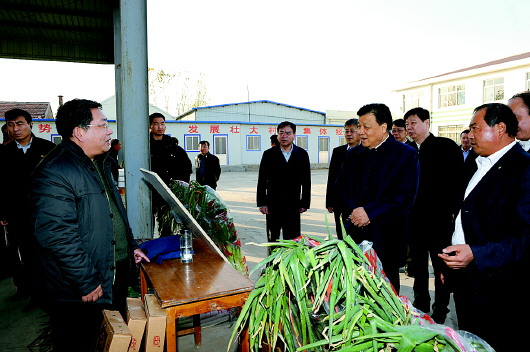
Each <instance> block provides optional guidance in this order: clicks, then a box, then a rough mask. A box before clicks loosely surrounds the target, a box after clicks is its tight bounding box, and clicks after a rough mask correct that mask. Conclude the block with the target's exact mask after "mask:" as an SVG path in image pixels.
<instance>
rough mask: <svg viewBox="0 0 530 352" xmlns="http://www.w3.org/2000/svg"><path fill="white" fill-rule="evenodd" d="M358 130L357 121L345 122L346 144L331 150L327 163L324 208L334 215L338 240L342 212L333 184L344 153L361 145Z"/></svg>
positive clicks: (344, 155)
mask: <svg viewBox="0 0 530 352" xmlns="http://www.w3.org/2000/svg"><path fill="white" fill-rule="evenodd" d="M358 129H359V120H358V119H349V120H348V121H346V123H345V124H344V137H345V138H346V144H344V145H340V146H338V147H336V148H334V149H333V153H332V154H331V161H330V163H329V171H328V184H327V187H326V208H327V209H328V211H329V212H330V213H334V216H335V227H336V229H337V237H338V238H339V239H340V240H342V238H343V233H342V226H341V224H340V218H341V215H342V211H341V210H340V209H339V208H338V204H337V202H336V200H335V194H336V193H335V184H336V181H337V175H338V174H339V172H340V169H341V168H342V162H343V161H344V158H345V157H346V152H347V151H348V150H350V149H351V148H354V147H356V146H358V145H359V144H360V143H361V137H359V132H358Z"/></svg>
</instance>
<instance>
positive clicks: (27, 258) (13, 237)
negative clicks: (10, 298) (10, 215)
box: [6, 219, 36, 294]
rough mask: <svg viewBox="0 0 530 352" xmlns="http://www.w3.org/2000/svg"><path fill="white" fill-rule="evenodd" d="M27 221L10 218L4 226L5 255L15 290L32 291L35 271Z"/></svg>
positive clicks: (33, 253) (32, 247) (33, 251)
mask: <svg viewBox="0 0 530 352" xmlns="http://www.w3.org/2000/svg"><path fill="white" fill-rule="evenodd" d="M29 221H30V220H29V219H27V222H23V221H22V222H21V221H18V220H10V221H9V224H8V225H7V226H6V230H7V240H8V243H9V244H8V246H7V255H8V261H7V263H8V266H9V267H10V272H11V274H12V275H13V283H14V285H15V286H16V287H17V291H19V292H21V293H28V294H29V293H30V292H32V291H33V287H32V286H33V282H34V275H35V274H34V272H35V270H34V269H35V263H34V258H35V255H36V253H35V247H34V245H33V242H32V239H31V237H30V234H31V228H30V227H29V224H30V223H29Z"/></svg>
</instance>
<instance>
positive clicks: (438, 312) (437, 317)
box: [431, 303, 449, 324]
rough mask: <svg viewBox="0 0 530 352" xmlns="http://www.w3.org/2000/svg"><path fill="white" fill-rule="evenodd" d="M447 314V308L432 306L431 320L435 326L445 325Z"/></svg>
mask: <svg viewBox="0 0 530 352" xmlns="http://www.w3.org/2000/svg"><path fill="white" fill-rule="evenodd" d="M447 313H449V309H447V307H443V306H442V307H438V306H436V303H434V304H433V305H432V314H431V318H432V320H434V321H435V322H436V323H437V324H443V323H445V318H447Z"/></svg>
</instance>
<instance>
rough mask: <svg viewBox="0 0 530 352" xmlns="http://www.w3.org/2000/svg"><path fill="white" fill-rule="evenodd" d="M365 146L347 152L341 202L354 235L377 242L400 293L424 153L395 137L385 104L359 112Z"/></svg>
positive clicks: (358, 240)
mask: <svg viewBox="0 0 530 352" xmlns="http://www.w3.org/2000/svg"><path fill="white" fill-rule="evenodd" d="M357 115H358V116H359V136H360V138H361V144H362V145H360V146H358V147H355V148H353V149H352V150H350V151H349V152H348V153H347V154H346V158H345V159H344V163H343V165H342V170H341V172H340V174H339V177H338V179H337V188H336V192H337V199H338V200H339V201H340V203H339V204H340V206H341V207H342V209H343V219H342V220H343V222H344V226H345V228H346V232H347V233H348V235H350V236H351V237H352V239H353V240H354V241H355V242H356V243H358V244H360V243H362V242H363V241H365V240H366V241H370V242H372V243H373V248H374V250H375V252H376V253H377V255H378V257H379V259H380V260H381V263H382V264H383V269H384V271H385V273H386V275H387V277H388V279H389V280H390V282H391V283H392V285H393V286H394V288H395V289H396V291H397V292H398V293H399V289H400V282H399V268H400V267H401V266H403V265H404V264H405V259H406V248H407V240H406V235H407V217H408V213H409V209H410V207H411V205H412V203H413V202H414V197H415V196H416V189H417V186H418V154H417V153H416V152H415V151H414V149H412V148H411V147H409V146H407V145H405V144H404V143H401V142H398V141H396V140H395V139H394V137H393V136H392V135H391V134H390V130H391V129H392V114H391V113H390V109H389V108H388V107H387V106H386V105H384V104H377V103H376V104H368V105H364V106H363V107H361V108H360V109H359V110H358V111H357Z"/></svg>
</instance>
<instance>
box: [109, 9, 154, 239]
mask: <svg viewBox="0 0 530 352" xmlns="http://www.w3.org/2000/svg"><path fill="white" fill-rule="evenodd" d="M114 22H115V26H114V31H115V61H114V62H115V65H116V113H117V124H118V131H117V132H118V138H119V139H120V140H121V141H122V146H123V157H124V159H123V160H124V162H125V182H126V203H127V204H126V206H127V214H128V217H129V222H130V224H131V227H132V230H133V233H134V236H135V237H136V238H151V237H152V235H153V217H152V212H151V191H150V189H149V187H148V186H147V183H146V182H145V181H144V180H143V177H142V173H141V172H140V168H145V169H150V167H149V163H150V160H149V139H148V137H149V133H148V125H149V122H148V115H149V106H148V101H149V96H148V94H149V93H148V79H147V3H146V0H120V2H119V8H117V9H115V11H114Z"/></svg>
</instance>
